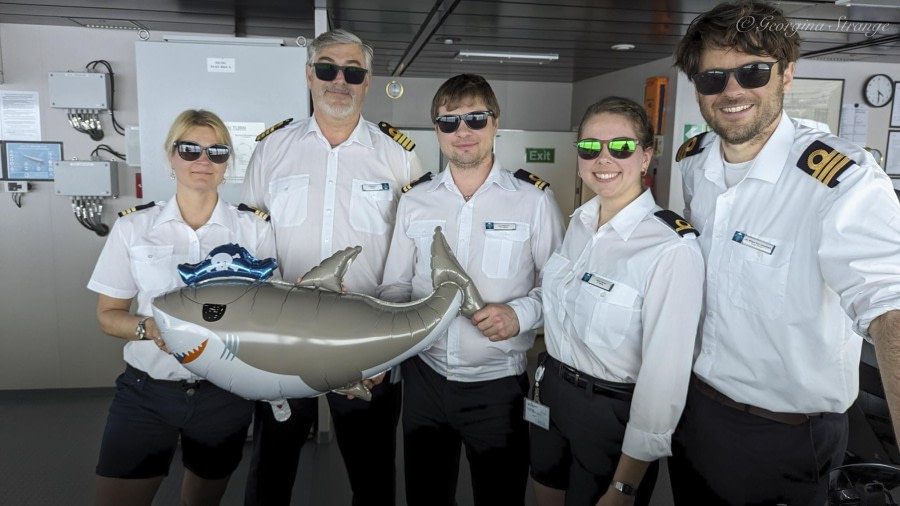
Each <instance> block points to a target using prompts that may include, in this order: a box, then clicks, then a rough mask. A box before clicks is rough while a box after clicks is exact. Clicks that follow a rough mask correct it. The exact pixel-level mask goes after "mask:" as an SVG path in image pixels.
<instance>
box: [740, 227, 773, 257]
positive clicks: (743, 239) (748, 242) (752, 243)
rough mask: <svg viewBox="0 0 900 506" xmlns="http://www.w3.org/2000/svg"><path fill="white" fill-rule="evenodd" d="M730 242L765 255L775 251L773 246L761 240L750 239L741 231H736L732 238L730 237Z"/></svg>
mask: <svg viewBox="0 0 900 506" xmlns="http://www.w3.org/2000/svg"><path fill="white" fill-rule="evenodd" d="M731 240H732V241H734V242H736V243H738V244H743V245H744V246H749V247H751V248H753V249H755V250H756V251H762V252H763V253H765V254H766V255H771V254H772V252H773V251H775V245H774V244H771V243H768V242H766V241H763V240H762V239H757V238H755V237H751V236H749V235H747V234H745V233H743V232H741V231H736V232H735V233H734V235H733V236H731Z"/></svg>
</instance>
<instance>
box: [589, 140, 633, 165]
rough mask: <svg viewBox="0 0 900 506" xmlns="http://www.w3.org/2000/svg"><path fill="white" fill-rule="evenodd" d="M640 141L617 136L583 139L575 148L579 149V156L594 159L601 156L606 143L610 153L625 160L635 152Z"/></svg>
mask: <svg viewBox="0 0 900 506" xmlns="http://www.w3.org/2000/svg"><path fill="white" fill-rule="evenodd" d="M640 143H641V142H640V141H639V140H637V139H632V138H630V137H616V138H615V139H610V140H608V141H601V140H600V139H581V140H580V141H578V142H576V143H575V148H576V149H577V150H578V156H579V157H581V158H582V159H584V160H593V159H595V158H597V157H598V156H600V152H601V151H603V145H604V144H606V148H607V149H609V154H610V155H612V157H613V158H618V159H619V160H624V159H626V158H628V157H630V156H631V155H632V154H634V150H635V149H636V148H637V146H638V145H639V144H640Z"/></svg>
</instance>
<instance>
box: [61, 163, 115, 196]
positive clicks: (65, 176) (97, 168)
mask: <svg viewBox="0 0 900 506" xmlns="http://www.w3.org/2000/svg"><path fill="white" fill-rule="evenodd" d="M53 171H54V174H55V177H56V180H55V182H54V190H55V191H56V194H57V195H67V196H70V195H72V196H82V197H118V196H119V167H118V163H117V162H115V161H108V162H90V161H84V162H80V161H62V162H53Z"/></svg>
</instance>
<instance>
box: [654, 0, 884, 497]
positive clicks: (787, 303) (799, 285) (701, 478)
mask: <svg viewBox="0 0 900 506" xmlns="http://www.w3.org/2000/svg"><path fill="white" fill-rule="evenodd" d="M799 45H800V40H799V37H798V35H797V32H796V30H793V29H791V25H790V23H789V22H788V21H787V19H785V17H784V14H783V13H782V12H781V10H780V9H778V8H777V7H775V6H774V5H770V4H766V3H761V2H741V3H732V4H720V5H719V6H717V7H715V8H714V9H712V10H711V11H709V12H707V13H704V14H702V15H700V16H699V17H698V18H697V19H695V20H694V21H693V23H691V25H690V27H689V28H688V30H687V33H686V34H685V36H684V38H683V39H682V40H681V43H680V44H679V46H678V49H677V50H676V53H675V58H676V66H678V68H679V69H681V70H682V71H683V72H684V73H685V74H687V76H688V77H689V78H690V79H691V81H692V82H693V84H694V88H695V91H696V96H697V102H698V103H699V105H700V111H701V113H702V114H703V117H704V118H705V119H706V121H707V123H709V125H710V126H711V127H712V130H713V132H711V133H705V134H701V135H699V136H697V137H694V138H692V139H690V140H688V141H687V142H686V143H685V144H684V145H683V146H682V147H681V149H679V151H678V154H677V156H676V159H677V160H678V161H679V162H680V166H681V167H680V168H681V172H682V177H683V182H684V200H685V204H686V210H685V216H686V217H687V218H688V219H689V220H690V221H691V223H692V224H693V225H694V226H695V227H696V228H697V229H698V230H700V237H699V243H700V248H701V251H702V252H703V257H704V259H705V260H706V294H705V299H704V305H705V311H704V314H703V316H702V317H701V321H700V329H699V340H698V345H697V348H696V350H695V363H694V369H693V372H694V377H693V379H692V381H691V387H690V391H689V392H688V399H687V405H686V407H685V409H684V412H683V415H682V419H681V422H680V424H679V426H678V428H677V429H676V431H675V435H674V438H673V447H672V452H673V455H674V456H673V458H672V459H671V461H670V465H669V469H670V473H671V479H672V488H673V496H674V498H675V503H676V504H685V505H687V504H690V505H696V504H779V503H783V504H791V505H800V504H808V505H820V504H824V503H825V498H826V489H827V484H828V472H829V471H830V470H831V469H832V468H834V467H835V466H838V465H840V464H841V462H842V460H843V455H844V450H845V448H846V446H847V435H848V433H847V430H848V418H847V409H848V408H849V407H850V406H851V404H853V401H854V400H855V399H856V396H857V392H858V385H859V369H858V368H859V357H860V348H861V344H862V339H863V338H866V339H870V340H872V341H873V342H874V344H875V348H876V352H877V354H878V361H879V363H880V365H881V370H882V372H888V371H889V372H890V374H883V376H882V378H883V380H884V383H885V389H886V391H887V393H888V401H889V403H890V405H891V411H892V414H893V415H894V420H895V423H896V422H898V421H900V412H898V408H900V398H898V397H897V396H898V394H900V375H897V374H896V371H897V370H898V368H900V316H898V315H900V311H898V309H900V243H898V240H897V237H898V231H900V230H898V224H900V205H898V203H897V199H896V198H895V196H894V192H893V188H892V185H891V182H890V179H889V178H888V177H887V175H885V173H884V171H883V170H881V168H880V167H879V166H878V165H877V164H876V162H875V160H874V159H873V158H872V156H871V155H869V154H868V153H867V152H866V151H865V150H863V149H861V148H860V147H859V146H856V145H855V144H853V143H851V142H848V141H846V140H844V139H841V138H839V137H836V136H834V135H829V134H826V133H824V132H821V131H818V130H813V129H810V128H807V127H805V126H803V125H801V124H800V123H798V122H796V121H793V120H791V118H790V117H788V115H787V114H786V113H785V112H784V111H783V108H782V102H783V99H784V93H785V91H787V90H789V89H790V86H791V84H792V81H793V76H794V70H795V65H796V61H797V58H798V55H799Z"/></svg>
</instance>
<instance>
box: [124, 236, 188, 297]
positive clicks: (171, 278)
mask: <svg viewBox="0 0 900 506" xmlns="http://www.w3.org/2000/svg"><path fill="white" fill-rule="evenodd" d="M174 251H175V246H173V245H164V246H157V245H141V246H131V247H130V248H129V253H130V255H131V265H132V268H133V269H134V282H135V284H136V285H137V287H138V290H139V291H141V292H150V293H162V292H164V291H167V290H168V289H170V288H174V287H175V286H177V283H178V281H177V280H178V275H177V274H176V262H174V261H173V258H172V255H173V254H174Z"/></svg>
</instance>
